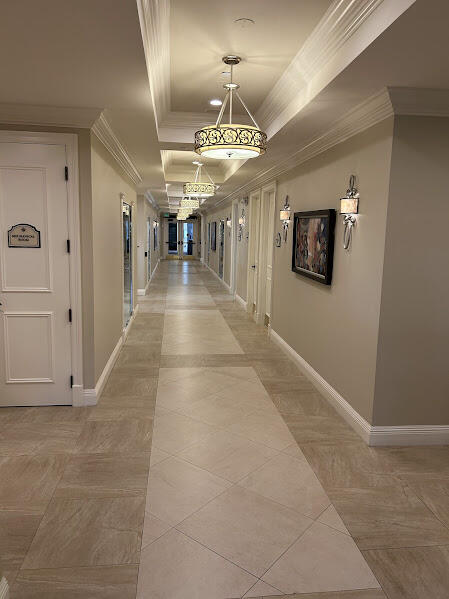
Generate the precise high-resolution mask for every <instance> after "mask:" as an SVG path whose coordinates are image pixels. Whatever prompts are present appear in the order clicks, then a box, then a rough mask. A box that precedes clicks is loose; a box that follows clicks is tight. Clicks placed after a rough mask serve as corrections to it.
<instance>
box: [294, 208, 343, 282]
mask: <svg viewBox="0 0 449 599" xmlns="http://www.w3.org/2000/svg"><path fill="white" fill-rule="evenodd" d="M334 229H335V210H333V209H330V210H313V211H311V212H295V221H294V227H293V252H292V270H293V271H294V272H296V273H298V274H299V275H303V276H304V277H309V278H311V279H314V280H315V281H318V282H319V283H323V284H324V285H330V284H331V281H332V262H333V255H334Z"/></svg>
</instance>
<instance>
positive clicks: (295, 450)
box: [282, 443, 306, 461]
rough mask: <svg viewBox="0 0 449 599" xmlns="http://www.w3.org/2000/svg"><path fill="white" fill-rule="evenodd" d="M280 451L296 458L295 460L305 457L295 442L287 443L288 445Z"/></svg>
mask: <svg viewBox="0 0 449 599" xmlns="http://www.w3.org/2000/svg"><path fill="white" fill-rule="evenodd" d="M282 453H285V454H287V455H289V456H291V457H292V458H296V459H297V460H301V461H302V460H305V459H306V457H305V455H304V454H303V452H302V451H301V450H300V448H299V447H298V445H297V443H292V444H291V445H289V446H288V447H286V448H285V449H283V450H282Z"/></svg>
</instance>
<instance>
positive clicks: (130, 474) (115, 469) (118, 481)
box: [54, 453, 150, 497]
mask: <svg viewBox="0 0 449 599" xmlns="http://www.w3.org/2000/svg"><path fill="white" fill-rule="evenodd" d="M149 459H150V456H149V454H148V453H143V454H139V455H131V456H127V455H124V456H121V455H114V456H110V455H102V454H93V455H80V456H74V457H72V458H71V459H70V461H69V462H68V464H67V466H66V468H65V471H64V476H63V477H62V479H61V481H60V483H59V485H58V487H57V489H56V491H55V495H54V496H55V497H121V496H129V495H140V496H144V495H145V492H146V488H147V482H148V469H149Z"/></svg>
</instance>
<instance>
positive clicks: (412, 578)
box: [363, 546, 449, 599]
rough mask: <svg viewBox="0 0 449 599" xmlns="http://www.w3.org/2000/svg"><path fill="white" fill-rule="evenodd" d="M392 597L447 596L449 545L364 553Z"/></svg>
mask: <svg viewBox="0 0 449 599" xmlns="http://www.w3.org/2000/svg"><path fill="white" fill-rule="evenodd" d="M363 554H364V556H365V558H366V560H367V561H368V563H369V564H370V566H371V568H372V570H373V572H374V573H375V575H376V576H377V578H378V580H379V582H380V583H381V585H382V588H383V589H384V590H385V592H386V594H387V596H388V599H424V598H426V599H427V597H428V598H429V599H447V597H449V547H448V546H446V547H410V548H405V549H376V550H373V551H364V552H363Z"/></svg>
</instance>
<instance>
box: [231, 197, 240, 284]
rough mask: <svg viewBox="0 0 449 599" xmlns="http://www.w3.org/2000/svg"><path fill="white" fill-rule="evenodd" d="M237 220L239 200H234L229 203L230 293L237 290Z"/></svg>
mask: <svg viewBox="0 0 449 599" xmlns="http://www.w3.org/2000/svg"><path fill="white" fill-rule="evenodd" d="M238 222H239V201H238V200H234V201H233V202H232V205H231V273H230V281H229V283H230V287H231V293H232V294H234V295H235V294H236V292H237V228H238Z"/></svg>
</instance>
